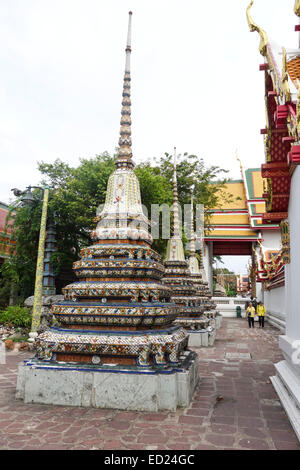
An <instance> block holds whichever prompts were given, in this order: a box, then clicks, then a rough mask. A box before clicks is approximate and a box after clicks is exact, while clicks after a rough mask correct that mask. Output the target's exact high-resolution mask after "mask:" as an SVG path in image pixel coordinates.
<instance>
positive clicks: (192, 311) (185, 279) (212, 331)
mask: <svg viewBox="0 0 300 470" xmlns="http://www.w3.org/2000/svg"><path fill="white" fill-rule="evenodd" d="M164 265H165V269H166V271H165V275H164V278H163V281H164V284H165V285H166V286H168V287H170V289H171V290H172V296H171V300H172V302H174V303H175V304H176V305H177V307H178V316H177V318H176V320H175V324H176V325H177V326H179V327H182V328H184V329H185V331H186V332H187V333H188V335H189V341H188V346H189V347H207V346H212V345H213V344H214V341H215V337H216V328H215V323H216V322H215V319H214V317H213V312H210V315H211V317H210V318H208V317H207V315H206V314H205V310H206V309H207V308H209V307H210V304H209V302H207V301H206V298H205V297H202V296H200V295H199V291H198V289H197V286H196V285H195V283H194V279H192V278H191V274H190V271H189V269H188V264H187V262H186V261H183V260H182V261H165V263H164Z"/></svg>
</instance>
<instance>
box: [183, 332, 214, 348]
mask: <svg viewBox="0 0 300 470" xmlns="http://www.w3.org/2000/svg"><path fill="white" fill-rule="evenodd" d="M187 333H188V334H189V342H188V346H189V348H193V347H194V348H202V347H208V346H213V345H214V342H215V339H216V330H215V329H214V328H212V329H211V330H187Z"/></svg>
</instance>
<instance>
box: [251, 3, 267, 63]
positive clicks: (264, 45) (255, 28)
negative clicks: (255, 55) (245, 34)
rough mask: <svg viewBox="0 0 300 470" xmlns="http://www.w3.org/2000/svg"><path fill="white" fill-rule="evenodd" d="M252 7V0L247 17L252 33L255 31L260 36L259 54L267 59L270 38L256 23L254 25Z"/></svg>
mask: <svg viewBox="0 0 300 470" xmlns="http://www.w3.org/2000/svg"><path fill="white" fill-rule="evenodd" d="M252 5H253V0H251V2H250V5H249V6H248V8H247V13H246V15H247V21H248V25H249V28H250V31H251V33H252V32H253V31H257V32H258V34H259V35H260V44H259V52H260V53H261V55H262V56H264V57H265V56H266V55H267V44H268V36H267V33H266V32H265V31H264V30H263V29H261V28H260V27H259V26H258V25H257V24H256V23H254V21H253V20H252V18H251V16H250V9H251V7H252Z"/></svg>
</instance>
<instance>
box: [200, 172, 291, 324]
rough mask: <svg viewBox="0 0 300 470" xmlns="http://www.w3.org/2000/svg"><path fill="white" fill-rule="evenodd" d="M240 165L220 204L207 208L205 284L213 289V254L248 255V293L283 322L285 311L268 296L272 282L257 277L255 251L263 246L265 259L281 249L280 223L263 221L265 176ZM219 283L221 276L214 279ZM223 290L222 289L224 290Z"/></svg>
mask: <svg viewBox="0 0 300 470" xmlns="http://www.w3.org/2000/svg"><path fill="white" fill-rule="evenodd" d="M240 167H241V176H242V178H241V179H239V180H234V181H229V182H228V183H226V185H225V188H224V191H223V197H222V198H221V203H220V204H219V205H218V207H216V208H213V209H211V210H209V214H210V217H209V225H208V226H207V227H206V233H205V237H204V248H203V255H204V256H203V261H204V266H205V270H206V272H207V274H208V284H209V287H210V289H211V291H212V289H213V287H212V286H213V271H212V264H213V255H220V256H226V255H229V256H245V255H247V256H249V257H250V259H251V269H250V272H249V273H248V274H247V276H246V277H248V283H249V287H250V289H251V295H252V296H253V297H257V298H259V299H261V300H263V301H264V302H265V303H266V305H267V307H268V316H269V320H270V321H271V322H272V323H273V324H274V325H276V326H277V325H279V324H281V323H282V322H283V321H284V314H281V313H280V311H281V310H283V311H284V312H285V309H284V308H281V307H280V305H281V304H278V302H273V297H272V296H270V290H271V289H272V287H273V286H272V285H270V286H269V285H266V284H265V283H264V282H263V280H262V279H261V278H260V277H259V276H257V272H258V269H259V263H258V260H257V255H258V252H259V251H260V250H261V249H262V250H263V253H264V254H265V256H266V257H267V258H268V257H269V256H271V254H272V253H274V252H276V251H278V250H280V242H281V237H280V226H279V224H278V223H275V222H274V223H269V222H267V221H266V220H265V218H264V214H265V213H266V200H265V199H264V196H265V191H266V188H265V185H264V179H263V177H262V174H261V169H260V168H248V169H244V168H243V166H242V165H240ZM216 281H217V284H218V285H220V284H221V282H220V279H219V280H218V279H216ZM216 289H217V292H214V294H213V295H214V297H217V296H221V293H222V289H221V288H220V287H217V286H216ZM223 292H224V290H223ZM282 318H283V319H282Z"/></svg>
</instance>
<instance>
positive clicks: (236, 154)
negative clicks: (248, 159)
mask: <svg viewBox="0 0 300 470" xmlns="http://www.w3.org/2000/svg"><path fill="white" fill-rule="evenodd" d="M235 157H236V159H237V161H238V162H239V164H240V169H241V175H242V178H243V179H244V173H243V164H242V161H241V159H240V157H239V154H238V151H237V149H236V151H235Z"/></svg>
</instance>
